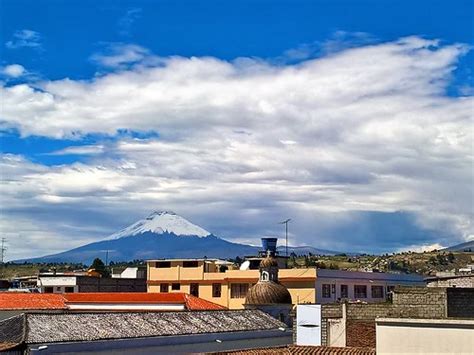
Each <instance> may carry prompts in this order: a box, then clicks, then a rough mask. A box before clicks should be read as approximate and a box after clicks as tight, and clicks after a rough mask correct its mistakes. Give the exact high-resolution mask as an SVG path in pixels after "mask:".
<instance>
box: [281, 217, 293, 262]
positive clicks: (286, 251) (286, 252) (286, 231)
mask: <svg viewBox="0 0 474 355" xmlns="http://www.w3.org/2000/svg"><path fill="white" fill-rule="evenodd" d="M289 221H291V218H288V219H287V220H285V221H283V222H280V224H284V225H285V240H286V247H285V254H286V255H285V256H286V257H287V258H288V222H289Z"/></svg>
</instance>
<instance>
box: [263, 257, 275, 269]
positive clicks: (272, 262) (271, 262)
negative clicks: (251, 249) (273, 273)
mask: <svg viewBox="0 0 474 355" xmlns="http://www.w3.org/2000/svg"><path fill="white" fill-rule="evenodd" d="M272 266H273V267H278V261H277V259H275V258H274V257H271V256H267V257H266V258H265V259H262V261H261V262H260V267H262V268H267V267H272Z"/></svg>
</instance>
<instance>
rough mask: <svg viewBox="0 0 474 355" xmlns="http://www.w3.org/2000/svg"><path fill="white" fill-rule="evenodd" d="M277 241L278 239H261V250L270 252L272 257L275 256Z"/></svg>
mask: <svg viewBox="0 0 474 355" xmlns="http://www.w3.org/2000/svg"><path fill="white" fill-rule="evenodd" d="M277 240H278V238H267V237H265V238H262V247H263V250H264V251H265V252H266V251H270V253H271V254H272V255H275V253H276V248H277Z"/></svg>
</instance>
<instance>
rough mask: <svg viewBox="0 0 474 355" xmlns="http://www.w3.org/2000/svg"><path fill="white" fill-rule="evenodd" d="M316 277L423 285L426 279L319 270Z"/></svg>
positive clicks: (419, 276) (387, 274)
mask: <svg viewBox="0 0 474 355" xmlns="http://www.w3.org/2000/svg"><path fill="white" fill-rule="evenodd" d="M316 276H317V277H318V278H323V277H327V278H333V279H337V278H344V279H359V280H361V279H364V280H387V281H403V282H416V283H423V282H424V277H423V276H422V275H417V274H391V273H386V272H364V271H346V270H331V269H317V271H316Z"/></svg>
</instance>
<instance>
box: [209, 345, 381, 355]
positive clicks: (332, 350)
mask: <svg viewBox="0 0 474 355" xmlns="http://www.w3.org/2000/svg"><path fill="white" fill-rule="evenodd" d="M212 354H221V355H267V354H268V355H270V354H277V355H288V354H291V355H293V354H301V355H306V354H309V355H375V349H372V348H350V347H345V348H340V347H329V346H301V345H288V346H279V347H268V348H259V349H248V350H236V351H224V352H216V353H212Z"/></svg>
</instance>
